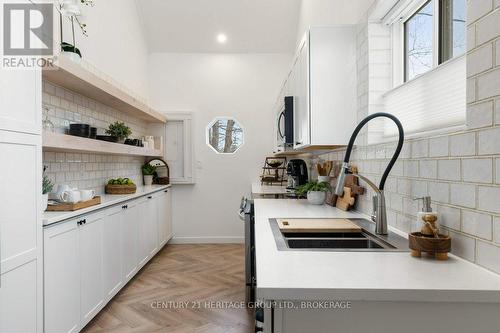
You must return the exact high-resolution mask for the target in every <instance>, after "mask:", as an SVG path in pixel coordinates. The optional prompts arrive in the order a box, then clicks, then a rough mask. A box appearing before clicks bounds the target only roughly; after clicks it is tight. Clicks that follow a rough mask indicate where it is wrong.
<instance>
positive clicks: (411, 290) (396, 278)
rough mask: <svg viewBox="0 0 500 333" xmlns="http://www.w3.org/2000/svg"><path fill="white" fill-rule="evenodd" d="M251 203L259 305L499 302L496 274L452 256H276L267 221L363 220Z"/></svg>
mask: <svg viewBox="0 0 500 333" xmlns="http://www.w3.org/2000/svg"><path fill="white" fill-rule="evenodd" d="M254 202H255V242H256V261H257V297H258V298H259V299H261V300H350V301H415V302H418V301H425V302H492V303H500V275H497V274H495V273H492V272H490V271H488V270H486V269H483V268H481V267H479V266H477V265H475V264H472V263H470V262H468V261H466V260H464V259H461V258H459V257H457V256H454V255H450V256H449V259H448V260H447V261H436V260H432V259H429V258H425V257H422V258H413V257H411V256H410V253H409V252H324V251H323V252H320V251H317V252H314V251H278V249H277V247H276V242H275V240H274V236H273V233H272V230H271V227H270V224H269V219H270V218H367V216H365V215H364V214H361V213H357V212H345V211H342V210H339V209H337V208H333V207H330V206H326V205H323V206H314V205H310V204H308V203H307V201H306V200H294V199H285V200H268V199H256V200H254ZM391 230H392V231H394V232H397V233H399V234H401V232H400V231H397V230H395V229H393V228H391ZM401 235H403V234H401Z"/></svg>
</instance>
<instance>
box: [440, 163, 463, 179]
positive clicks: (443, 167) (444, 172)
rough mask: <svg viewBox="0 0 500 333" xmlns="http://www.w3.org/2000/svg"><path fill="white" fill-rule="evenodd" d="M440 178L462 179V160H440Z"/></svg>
mask: <svg viewBox="0 0 500 333" xmlns="http://www.w3.org/2000/svg"><path fill="white" fill-rule="evenodd" d="M438 178H439V179H443V180H460V160H439V161H438Z"/></svg>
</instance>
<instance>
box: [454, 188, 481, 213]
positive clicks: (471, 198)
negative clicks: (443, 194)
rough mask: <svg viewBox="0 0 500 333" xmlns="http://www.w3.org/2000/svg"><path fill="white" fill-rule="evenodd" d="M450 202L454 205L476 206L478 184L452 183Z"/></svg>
mask: <svg viewBox="0 0 500 333" xmlns="http://www.w3.org/2000/svg"><path fill="white" fill-rule="evenodd" d="M450 203H451V204H452V205H457V206H463V207H469V208H475V207H476V186H474V185H465V184H451V185H450Z"/></svg>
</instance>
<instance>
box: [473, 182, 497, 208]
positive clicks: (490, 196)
mask: <svg viewBox="0 0 500 333" xmlns="http://www.w3.org/2000/svg"><path fill="white" fill-rule="evenodd" d="M478 208H479V209H480V210H483V211H487V212H493V213H498V214H500V187H491V186H479V189H478Z"/></svg>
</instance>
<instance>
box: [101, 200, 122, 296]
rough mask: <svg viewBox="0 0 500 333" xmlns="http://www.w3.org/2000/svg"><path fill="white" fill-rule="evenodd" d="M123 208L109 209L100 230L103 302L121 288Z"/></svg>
mask: <svg viewBox="0 0 500 333" xmlns="http://www.w3.org/2000/svg"><path fill="white" fill-rule="evenodd" d="M124 216H125V211H124V208H122V207H121V206H119V207H114V208H111V209H110V212H109V215H108V216H107V218H106V221H105V223H104V224H103V229H102V263H103V288H104V297H105V301H106V302H107V301H109V300H110V299H111V298H112V297H113V296H115V295H116V293H117V292H118V291H119V290H120V288H121V287H123V284H124V274H123V259H124V258H123V256H122V244H121V240H122V233H123V229H124V228H122V227H123V224H124V223H123V222H124V219H123V217H124Z"/></svg>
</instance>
